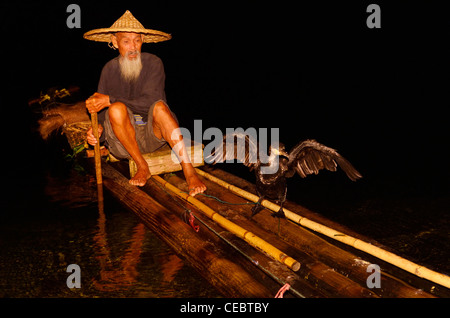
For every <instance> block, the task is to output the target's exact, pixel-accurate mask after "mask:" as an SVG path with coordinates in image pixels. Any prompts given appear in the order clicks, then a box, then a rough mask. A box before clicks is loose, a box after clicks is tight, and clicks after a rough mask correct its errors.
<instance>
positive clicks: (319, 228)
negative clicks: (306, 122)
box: [195, 168, 450, 288]
mask: <svg viewBox="0 0 450 318" xmlns="http://www.w3.org/2000/svg"><path fill="white" fill-rule="evenodd" d="M195 170H196V171H197V173H198V174H199V175H201V176H203V177H205V178H207V179H208V180H210V181H213V182H215V183H217V184H218V185H220V186H222V187H224V188H226V189H228V190H230V191H231V192H233V193H235V194H237V195H239V196H241V197H243V198H245V199H247V200H249V201H253V202H257V201H258V200H259V197H258V196H257V195H254V194H252V193H250V192H247V191H245V190H243V189H241V188H239V187H236V186H234V185H232V184H229V183H228V182H225V181H223V180H221V179H219V178H217V177H215V176H213V175H211V174H209V173H207V172H205V171H203V170H200V169H198V168H196V169H195ZM261 205H262V206H264V207H265V208H267V209H269V210H272V211H274V212H277V211H279V210H280V206H279V205H277V204H275V203H272V202H270V201H267V200H263V201H262V202H261ZM283 211H284V213H285V215H286V218H288V219H289V220H291V221H293V222H295V223H297V224H300V225H302V226H304V227H306V228H308V229H311V230H313V231H316V232H318V233H321V234H323V235H326V236H328V237H330V238H332V239H334V240H336V241H339V242H341V243H344V244H347V245H350V246H352V247H354V248H356V249H358V250H360V251H363V252H366V253H368V254H370V255H372V256H375V257H377V258H379V259H381V260H383V261H385V262H388V263H390V264H392V265H395V266H397V267H399V268H401V269H403V270H405V271H407V272H410V273H412V274H414V275H416V276H418V277H421V278H425V279H427V280H429V281H432V282H434V283H437V284H439V285H442V286H445V287H447V288H450V277H449V276H447V275H444V274H442V273H439V272H436V271H433V270H431V269H429V268H427V267H425V266H422V265H419V264H416V263H414V262H411V261H409V260H407V259H405V258H403V257H400V256H398V255H396V254H394V253H391V252H388V251H386V250H384V249H382V248H380V247H377V246H375V245H372V244H370V243H367V242H364V241H362V240H360V239H357V238H355V237H352V236H350V235H347V234H344V233H342V232H339V231H337V230H334V229H332V228H329V227H327V226H325V225H322V224H320V223H317V222H315V221H312V220H310V219H307V218H305V217H302V216H300V215H298V214H296V213H294V212H292V211H290V210H288V209H286V208H284V207H283Z"/></svg>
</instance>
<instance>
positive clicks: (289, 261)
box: [152, 176, 300, 271]
mask: <svg viewBox="0 0 450 318" xmlns="http://www.w3.org/2000/svg"><path fill="white" fill-rule="evenodd" d="M152 178H153V179H154V180H155V181H157V182H159V183H160V184H161V185H163V186H164V187H166V188H167V189H168V190H170V191H171V192H173V193H174V194H175V195H177V196H179V197H180V198H182V199H184V200H186V201H188V202H189V203H191V204H192V205H194V206H195V207H197V208H198V209H199V210H200V211H201V212H202V213H203V214H205V215H206V216H208V217H209V218H210V219H211V220H213V221H214V222H216V223H217V224H219V225H220V226H222V227H223V228H224V229H226V230H228V231H230V232H231V233H233V234H235V235H236V236H238V237H240V238H241V239H243V240H245V241H246V242H247V243H249V244H251V245H252V246H254V247H256V248H258V249H260V250H262V251H264V252H266V253H267V254H268V255H270V256H271V257H272V258H274V259H275V260H277V261H279V262H280V263H282V264H285V265H286V266H288V267H289V268H290V269H292V270H293V271H298V270H299V269H300V263H299V262H298V261H296V260H295V259H293V258H292V257H290V256H288V255H286V254H285V253H283V252H282V251H280V250H279V249H277V248H276V247H274V246H273V245H271V244H269V243H267V242H266V241H264V240H263V239H261V238H260V237H258V236H256V235H255V234H253V233H252V232H250V231H247V230H246V229H244V228H242V227H240V226H239V225H236V224H235V223H233V222H231V221H229V220H228V219H226V218H224V217H223V216H221V215H220V214H219V213H218V212H216V211H214V210H213V209H211V208H210V207H208V206H207V205H205V204H204V203H202V202H201V201H199V200H197V199H195V198H194V197H192V196H190V195H189V194H188V193H186V192H183V191H181V190H180V189H178V188H177V187H176V186H174V185H172V184H170V183H169V182H167V181H166V180H164V179H162V178H161V177H159V176H152Z"/></svg>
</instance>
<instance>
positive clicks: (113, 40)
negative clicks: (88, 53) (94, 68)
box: [109, 34, 119, 49]
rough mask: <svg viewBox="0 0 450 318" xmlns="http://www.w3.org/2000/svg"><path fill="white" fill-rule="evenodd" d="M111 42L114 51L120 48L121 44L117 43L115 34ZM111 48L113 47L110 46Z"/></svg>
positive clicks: (112, 35)
mask: <svg viewBox="0 0 450 318" xmlns="http://www.w3.org/2000/svg"><path fill="white" fill-rule="evenodd" d="M111 42H112V48H113V49H118V48H119V43H118V42H117V37H116V35H115V34H111ZM111 42H110V43H111ZM109 47H111V45H109Z"/></svg>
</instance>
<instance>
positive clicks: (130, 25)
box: [83, 10, 172, 43]
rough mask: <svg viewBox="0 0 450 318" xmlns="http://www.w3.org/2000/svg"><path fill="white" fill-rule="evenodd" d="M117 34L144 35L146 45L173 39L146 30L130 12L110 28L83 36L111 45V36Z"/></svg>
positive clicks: (162, 33)
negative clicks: (133, 33)
mask: <svg viewBox="0 0 450 318" xmlns="http://www.w3.org/2000/svg"><path fill="white" fill-rule="evenodd" d="M116 32H135V33H140V34H143V35H144V42H145V43H156V42H161V41H167V40H170V39H171V38H172V36H171V35H170V34H168V33H164V32H161V31H156V30H151V29H146V28H144V26H143V25H142V24H141V23H140V22H139V21H138V20H137V19H136V18H135V17H134V16H133V15H132V14H131V12H130V11H128V10H127V11H126V12H125V13H124V14H123V15H122V16H121V17H120V18H119V19H118V20H117V21H116V22H114V24H113V25H112V26H111V27H110V28H103V29H95V30H91V31H88V32H86V33H85V34H84V35H83V38H85V39H86V40H91V41H97V42H108V43H109V42H111V34H113V33H116Z"/></svg>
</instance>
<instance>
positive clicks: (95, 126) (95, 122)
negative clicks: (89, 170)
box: [91, 113, 103, 184]
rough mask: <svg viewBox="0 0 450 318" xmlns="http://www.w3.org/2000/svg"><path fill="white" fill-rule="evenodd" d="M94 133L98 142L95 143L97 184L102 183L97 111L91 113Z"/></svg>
mask: <svg viewBox="0 0 450 318" xmlns="http://www.w3.org/2000/svg"><path fill="white" fill-rule="evenodd" d="M91 123H92V133H93V134H94V137H95V139H96V140H97V143H96V144H95V145H94V158H95V176H96V178H97V184H102V183H103V180H102V161H101V154H100V140H99V136H98V117H97V113H91Z"/></svg>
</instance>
